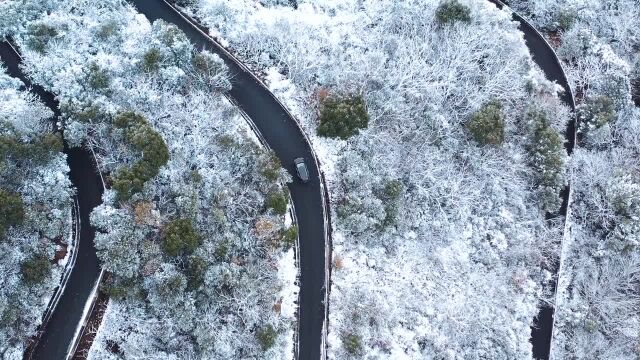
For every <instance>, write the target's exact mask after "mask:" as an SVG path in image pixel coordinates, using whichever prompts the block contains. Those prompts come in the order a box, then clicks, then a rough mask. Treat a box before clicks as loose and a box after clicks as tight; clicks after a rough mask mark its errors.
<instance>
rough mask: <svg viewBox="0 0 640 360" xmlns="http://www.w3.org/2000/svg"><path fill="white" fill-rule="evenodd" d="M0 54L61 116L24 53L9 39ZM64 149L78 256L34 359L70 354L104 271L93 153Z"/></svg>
mask: <svg viewBox="0 0 640 360" xmlns="http://www.w3.org/2000/svg"><path fill="white" fill-rule="evenodd" d="M0 57H1V58H2V60H3V61H4V63H5V65H6V66H7V68H8V72H9V74H10V75H11V76H14V77H17V78H19V79H20V80H22V81H23V82H24V83H25V84H26V86H27V87H29V88H30V91H31V92H32V93H34V94H36V95H37V96H38V97H40V99H41V100H42V101H43V102H44V103H45V104H46V105H47V106H48V107H49V108H51V110H53V112H54V114H55V117H56V118H58V117H59V116H60V110H59V107H58V102H57V101H56V100H55V97H54V95H53V94H51V93H50V92H47V91H46V90H45V89H43V88H42V87H40V86H38V85H34V84H32V83H31V82H30V81H29V79H28V78H27V77H26V76H25V75H24V73H23V72H22V70H21V69H20V67H19V65H20V62H21V59H20V57H19V56H18V54H16V53H15V52H14V51H13V49H12V48H11V46H9V44H8V43H6V42H2V43H0ZM64 152H65V153H66V154H67V161H68V163H69V167H70V169H71V181H72V183H73V185H74V187H75V188H76V191H77V198H78V203H79V208H80V223H81V227H80V234H79V235H80V236H79V239H80V240H79V244H78V257H77V260H76V264H75V266H74V269H73V270H72V272H71V275H70V277H69V280H68V283H67V286H66V288H65V290H64V293H63V294H62V296H61V298H60V300H59V302H58V304H57V306H56V308H55V309H54V311H53V313H52V315H51V318H50V319H49V321H48V322H47V324H45V326H44V328H43V329H42V333H41V337H40V340H39V341H38V343H37V345H36V347H35V348H34V350H33V353H32V355H31V357H30V358H32V359H64V358H65V357H66V356H67V350H68V347H69V345H70V344H71V342H72V341H73V337H74V334H75V331H76V327H77V325H78V323H79V322H80V318H81V317H82V312H83V310H84V306H85V303H86V302H87V300H88V298H89V295H90V293H91V289H92V288H93V286H94V283H95V281H96V279H97V278H98V275H99V273H100V266H99V264H98V258H97V256H96V250H95V248H94V246H93V237H94V235H95V230H94V228H93V227H92V226H90V225H89V224H90V222H89V214H90V213H91V210H92V209H93V208H94V207H95V206H96V205H98V204H99V203H100V201H101V196H102V190H103V189H102V183H101V180H100V177H99V175H98V174H97V172H96V170H95V168H94V167H93V157H92V156H91V154H90V152H89V151H88V150H86V149H80V148H72V149H70V148H68V147H67V146H66V144H65V149H64Z"/></svg>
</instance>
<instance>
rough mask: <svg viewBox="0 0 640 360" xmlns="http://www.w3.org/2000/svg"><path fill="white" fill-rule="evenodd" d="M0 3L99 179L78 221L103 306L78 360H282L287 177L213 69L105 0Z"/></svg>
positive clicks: (286, 334)
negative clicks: (87, 238) (98, 199)
mask: <svg viewBox="0 0 640 360" xmlns="http://www.w3.org/2000/svg"><path fill="white" fill-rule="evenodd" d="M3 6H4V7H8V9H9V11H8V12H5V13H10V11H13V12H14V14H17V16H14V17H7V18H3V24H5V25H6V26H7V29H8V31H7V32H8V33H9V34H10V35H12V36H13V39H14V41H15V42H16V43H17V44H18V46H19V48H20V50H21V52H22V54H23V56H24V58H25V70H26V71H27V73H28V74H29V76H30V77H31V78H32V79H34V81H36V82H37V83H40V84H42V85H43V86H45V87H46V88H47V89H49V90H51V91H52V92H54V93H55V94H56V95H57V96H58V99H59V101H60V104H61V105H60V106H61V110H62V113H63V119H62V124H61V125H62V126H63V128H64V130H65V136H66V140H67V141H68V142H69V144H70V145H71V146H88V147H91V149H92V150H93V151H94V152H95V154H96V158H97V160H98V166H99V169H100V170H101V172H102V173H103V174H104V175H105V182H106V186H107V188H108V189H107V190H106V191H105V194H104V196H103V199H102V200H103V203H102V205H100V206H99V207H98V208H96V209H95V210H94V211H93V213H92V215H91V222H92V224H93V225H94V226H96V228H97V229H98V233H97V235H96V238H95V245H96V248H97V249H98V257H99V259H100V262H101V264H102V265H103V266H104V268H105V270H106V271H107V272H108V273H109V274H111V276H110V280H109V281H108V282H107V283H106V284H105V285H103V289H102V290H103V291H105V292H106V293H107V294H108V295H109V296H110V305H109V308H108V310H107V314H106V317H105V319H104V323H103V326H102V328H101V331H100V333H99V334H98V336H97V338H96V343H95V344H94V346H93V348H92V351H91V353H90V357H91V358H96V359H109V358H114V359H116V358H124V359H139V358H163V359H171V358H175V359H185V358H203V359H212V358H213V359H238V358H247V357H254V358H255V357H264V356H268V357H272V358H283V357H287V356H289V355H288V354H291V353H292V348H291V347H292V342H293V328H294V325H295V322H294V319H295V318H294V309H292V308H293V301H294V300H295V293H294V292H295V291H297V290H296V289H295V288H294V287H293V282H294V280H295V275H296V271H295V269H292V266H293V261H294V259H293V250H292V245H293V243H294V242H295V240H296V237H297V234H296V230H295V227H290V226H289V225H288V224H287V225H286V226H285V213H286V212H287V207H288V191H287V190H286V187H284V183H285V182H286V181H288V180H289V177H288V175H286V173H285V172H284V170H282V169H281V167H280V163H279V162H278V160H277V159H276V158H275V157H274V156H273V155H272V154H271V153H270V152H269V151H268V150H266V149H264V148H263V147H262V146H261V145H260V144H259V143H258V142H257V140H255V137H254V135H253V134H252V133H251V131H250V130H249V127H248V125H247V124H246V121H245V120H244V119H243V118H242V117H241V116H240V114H239V112H238V111H237V110H236V109H235V108H234V107H233V106H232V105H231V104H230V103H229V102H228V101H227V100H226V99H225V98H224V97H223V96H222V94H223V93H224V92H225V91H227V90H228V89H229V88H230V82H229V78H228V75H227V69H226V67H225V65H224V64H223V63H222V60H221V59H220V58H219V57H218V56H217V55H213V54H211V53H209V52H197V51H196V50H195V49H194V48H193V47H192V45H191V44H190V43H189V41H188V40H187V39H186V37H185V35H184V34H183V33H182V32H181V31H180V30H178V29H177V28H176V27H175V26H173V25H169V24H166V23H164V22H162V21H157V22H155V23H153V24H150V23H149V22H148V21H147V20H146V19H145V18H144V17H141V16H140V15H139V14H137V13H136V12H135V11H134V9H133V8H132V7H130V6H129V5H127V4H125V3H123V2H121V1H117V0H114V1H101V2H90V1H86V2H85V1H74V2H67V1H50V2H44V3H38V4H37V5H36V4H35V3H30V4H24V3H23V2H22V1H15V2H11V1H10V2H9V4H4V5H3ZM12 21H15V22H14V23H11V22H12ZM7 22H8V24H6V23H7ZM283 269H289V272H290V273H289V274H283V273H282V270H283Z"/></svg>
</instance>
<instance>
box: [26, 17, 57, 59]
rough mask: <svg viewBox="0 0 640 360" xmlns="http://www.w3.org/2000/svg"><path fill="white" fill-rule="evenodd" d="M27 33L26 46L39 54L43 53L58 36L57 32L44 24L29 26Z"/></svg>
mask: <svg viewBox="0 0 640 360" xmlns="http://www.w3.org/2000/svg"><path fill="white" fill-rule="evenodd" d="M27 31H28V38H27V46H28V47H30V48H31V49H32V50H34V51H37V52H39V53H44V52H45V50H46V49H47V45H48V44H49V42H50V41H51V39H53V38H54V37H56V36H58V31H57V30H56V29H55V28H54V27H52V26H49V25H46V24H31V25H29V28H28V29H27Z"/></svg>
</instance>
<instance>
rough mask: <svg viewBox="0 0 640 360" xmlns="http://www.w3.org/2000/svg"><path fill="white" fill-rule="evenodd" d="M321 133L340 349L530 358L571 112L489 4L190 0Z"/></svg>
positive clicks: (555, 237) (339, 355)
mask: <svg viewBox="0 0 640 360" xmlns="http://www.w3.org/2000/svg"><path fill="white" fill-rule="evenodd" d="M183 3H184V4H183V5H184V6H186V9H187V11H190V12H191V13H192V14H194V15H195V16H196V17H198V18H199V19H200V20H201V21H203V22H204V23H205V24H206V25H208V26H209V27H210V28H211V32H212V34H214V35H216V36H219V37H220V38H221V39H222V41H223V42H224V43H228V45H229V47H230V48H231V49H233V50H234V51H235V52H236V53H237V54H238V55H239V56H241V57H242V58H243V59H244V60H245V61H247V62H248V63H250V64H251V65H252V66H253V67H254V69H256V71H259V72H261V73H263V74H264V76H265V78H266V80H267V81H268V82H269V84H270V86H271V88H272V89H273V91H274V92H275V93H276V95H277V96H279V97H280V98H281V99H282V101H283V102H285V103H286V104H287V105H288V106H289V107H290V108H291V109H292V110H293V111H294V112H295V113H296V114H297V115H298V117H299V118H301V119H302V121H303V122H304V124H305V127H306V130H307V132H308V133H311V134H314V135H315V136H313V137H312V141H313V145H314V147H315V148H316V150H317V151H318V153H319V154H320V160H321V162H322V163H323V168H324V171H325V172H326V174H327V176H328V181H329V183H330V184H329V187H330V194H331V205H332V212H333V219H334V224H333V227H334V239H333V240H334V245H335V247H334V252H333V253H334V257H333V273H332V288H331V298H330V304H329V306H330V308H329V311H330V312H329V347H330V357H331V358H333V359H348V358H354V359H355V358H370V359H383V358H394V359H416V358H434V359H440V358H442V359H527V358H531V345H530V343H529V341H528V340H529V337H530V329H529V326H530V325H531V324H532V322H533V318H534V316H535V315H536V314H537V311H538V306H539V304H540V301H541V300H549V296H550V294H549V291H548V290H550V289H549V287H548V286H547V285H548V283H547V281H548V279H549V278H550V276H551V274H550V273H549V270H550V269H552V268H553V264H554V263H555V262H556V261H557V260H558V255H559V254H558V253H559V244H560V241H561V239H562V230H563V219H561V218H556V219H554V220H551V221H547V220H545V214H546V213H547V212H549V213H553V212H555V211H557V210H558V207H559V205H560V198H559V192H560V189H562V187H563V186H564V185H565V183H566V175H565V172H566V171H565V163H566V153H565V150H564V147H563V142H564V137H563V129H564V126H565V124H566V122H567V121H568V120H569V118H570V117H569V110H568V109H567V108H566V107H564V106H563V105H562V104H561V103H560V102H559V100H558V98H557V92H558V91H560V90H561V89H558V87H557V86H555V85H553V84H551V83H549V82H547V81H546V80H544V77H543V75H542V74H541V72H540V71H539V70H538V69H537V68H536V67H535V66H534V65H533V62H532V61H531V58H530V56H529V54H528V52H527V49H526V47H525V44H524V41H523V39H522V35H521V34H520V33H519V32H518V30H517V25H516V24H515V23H512V22H511V21H510V16H509V15H508V14H507V13H504V12H500V11H498V10H497V9H496V8H495V6H493V5H491V4H489V3H488V2H486V1H471V0H469V1H462V0H461V1H443V2H438V1H426V0H425V1H411V2H397V1H352V0H341V1H319V0H318V1H296V2H293V3H292V2H278V1H275V2H273V1H272V2H267V1H262V2H260V4H258V3H256V2H254V1H234V2H227V1H222V0H199V1H191V2H183Z"/></svg>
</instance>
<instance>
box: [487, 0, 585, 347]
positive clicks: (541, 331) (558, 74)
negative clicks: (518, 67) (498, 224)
mask: <svg viewBox="0 0 640 360" xmlns="http://www.w3.org/2000/svg"><path fill="white" fill-rule="evenodd" d="M488 1H489V2H491V3H493V4H495V5H496V6H497V7H498V8H499V9H503V8H506V9H508V10H509V11H511V15H512V18H513V20H515V21H517V22H519V23H520V26H519V28H520V31H522V33H523V34H524V40H525V42H526V44H527V48H529V53H530V54H531V57H532V58H533V61H534V62H535V63H536V64H537V65H538V66H539V67H540V68H541V69H542V71H543V72H544V74H545V76H546V78H547V79H549V80H551V81H555V82H556V83H558V84H559V85H560V86H562V87H563V88H564V89H565V91H564V93H563V94H561V96H560V99H561V100H562V102H564V103H565V104H566V105H567V106H568V107H569V108H570V109H571V110H572V111H573V112H574V113H575V110H576V103H575V98H574V95H573V92H572V90H571V87H570V86H569V81H568V80H567V76H566V74H565V72H564V69H563V68H562V64H561V62H560V59H559V58H558V56H557V54H556V52H555V51H554V50H553V48H552V47H551V45H549V43H548V42H547V41H546V40H545V39H544V37H543V36H542V34H541V33H540V32H539V31H538V30H536V28H534V27H533V26H532V25H531V24H530V23H529V22H528V21H526V20H525V19H524V18H522V17H521V16H520V15H518V14H516V13H515V12H513V11H512V10H511V9H510V8H509V7H508V6H507V5H505V4H504V3H502V2H501V1H500V0H488ZM565 138H566V142H565V149H566V151H567V154H569V155H571V153H572V152H573V148H574V147H575V145H576V119H575V118H573V119H572V120H571V121H569V123H567V128H566V131H565ZM570 194H571V190H570V187H569V185H567V186H565V188H564V189H563V190H562V192H561V193H560V196H561V197H562V205H561V206H560V210H559V211H558V213H557V214H549V215H548V217H555V216H562V217H565V219H566V216H567V210H568V206H569V198H570ZM567 225H568V224H565V232H566V231H567ZM565 235H566V234H565ZM560 262H562V259H560ZM550 270H552V272H553V274H554V275H556V276H557V274H558V270H559V265H556V266H555V267H554V268H553V269H550ZM551 286H552V287H553V293H554V295H555V293H556V291H557V279H556V278H555V276H554V279H553V281H552V283H551ZM554 311H555V309H554V307H553V306H552V305H551V306H550V305H543V306H542V307H541V308H540V312H539V313H538V316H537V317H536V319H535V321H534V326H532V327H531V344H532V346H533V357H534V358H535V359H545V360H546V359H549V355H550V351H551V338H552V334H553V324H554Z"/></svg>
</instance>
